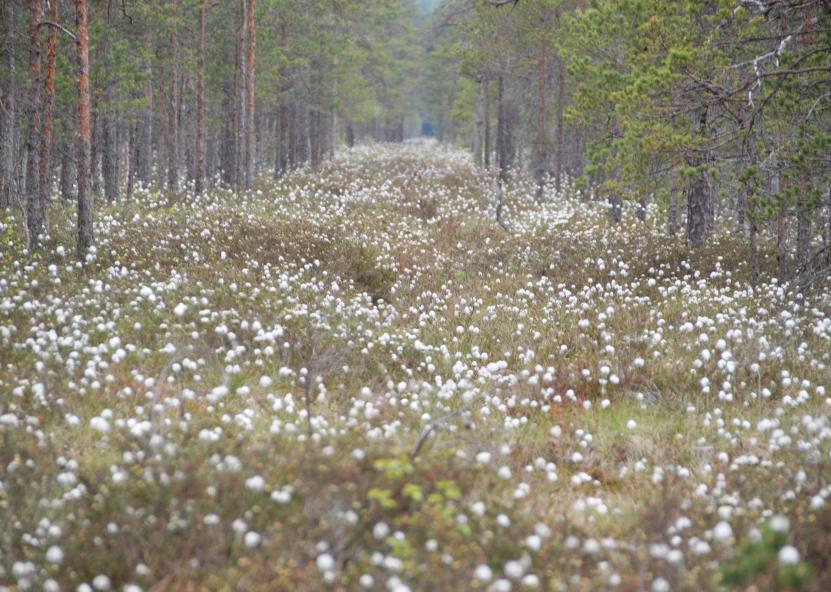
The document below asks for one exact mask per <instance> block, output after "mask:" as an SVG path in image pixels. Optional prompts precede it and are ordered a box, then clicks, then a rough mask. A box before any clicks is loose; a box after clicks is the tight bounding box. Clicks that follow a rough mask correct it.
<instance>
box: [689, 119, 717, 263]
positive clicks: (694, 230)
mask: <svg viewBox="0 0 831 592" xmlns="http://www.w3.org/2000/svg"><path fill="white" fill-rule="evenodd" d="M706 129H707V108H706V107H704V108H703V109H702V110H701V113H700V115H699V121H698V133H699V135H700V136H702V137H703V136H704V135H705V133H706ZM689 164H690V165H691V166H693V167H700V166H701V165H702V164H703V163H702V162H700V161H699V160H698V159H697V158H694V159H691V160H690V161H689ZM711 219H712V211H711V204H710V186H709V183H708V181H707V174H706V173H705V172H703V171H697V172H696V173H695V174H694V175H693V177H692V179H691V180H690V184H689V186H688V187H687V242H689V244H690V245H691V246H693V247H698V246H701V245H702V244H704V240H705V239H706V238H707V236H708V235H709V233H710V221H711Z"/></svg>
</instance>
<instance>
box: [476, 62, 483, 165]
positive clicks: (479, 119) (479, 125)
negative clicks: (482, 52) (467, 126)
mask: <svg viewBox="0 0 831 592" xmlns="http://www.w3.org/2000/svg"><path fill="white" fill-rule="evenodd" d="M484 98H485V97H484V79H483V77H482V76H477V78H476V104H475V107H474V111H473V117H474V130H473V162H474V164H475V165H476V166H477V167H481V166H482V132H483V127H484V116H483V113H482V110H483V108H484Z"/></svg>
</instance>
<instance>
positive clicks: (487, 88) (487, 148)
mask: <svg viewBox="0 0 831 592" xmlns="http://www.w3.org/2000/svg"><path fill="white" fill-rule="evenodd" d="M483 92H484V95H485V105H484V120H485V130H484V133H485V138H484V143H485V145H484V147H483V148H484V155H483V156H484V158H483V161H484V164H485V168H486V169H489V168H490V166H491V81H490V78H488V77H487V76H486V77H485V80H484V89H483Z"/></svg>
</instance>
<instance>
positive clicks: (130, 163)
mask: <svg viewBox="0 0 831 592" xmlns="http://www.w3.org/2000/svg"><path fill="white" fill-rule="evenodd" d="M128 127H129V131H128V132H127V199H128V200H129V199H132V198H133V186H134V185H135V184H136V169H137V168H138V158H139V150H138V146H137V142H136V137H137V136H138V123H136V124H132V123H130V124H128Z"/></svg>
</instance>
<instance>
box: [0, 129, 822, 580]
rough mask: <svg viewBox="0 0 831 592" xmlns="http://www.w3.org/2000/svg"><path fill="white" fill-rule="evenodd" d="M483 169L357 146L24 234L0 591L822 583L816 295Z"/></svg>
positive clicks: (13, 279)
mask: <svg viewBox="0 0 831 592" xmlns="http://www.w3.org/2000/svg"><path fill="white" fill-rule="evenodd" d="M494 186H495V185H494V183H493V180H492V179H491V178H490V177H488V176H487V175H486V174H485V173H481V172H477V171H476V170H475V168H474V167H473V164H472V162H471V160H470V156H469V155H466V154H465V153H462V152H458V151H453V150H451V149H448V148H443V147H441V146H439V145H438V144H435V143H426V142H411V143H405V144H402V145H377V146H367V147H361V148H356V149H353V150H351V151H349V152H347V153H345V154H343V155H341V156H340V157H338V158H336V159H334V160H333V161H332V162H330V163H328V164H326V165H323V168H322V169H321V170H318V171H314V172H312V171H311V170H308V169H301V170H298V171H296V172H294V173H291V174H290V175H288V176H287V177H285V178H283V180H281V181H280V182H274V181H261V182H260V184H259V185H256V186H255V190H254V191H252V192H248V193H242V194H239V193H232V192H228V191H223V190H221V189H213V190H211V191H210V192H209V193H208V194H207V195H206V196H204V197H195V196H193V195H186V196H184V197H181V198H179V199H168V198H166V197H164V196H159V195H156V194H150V193H148V192H143V191H139V192H137V196H136V198H135V199H134V200H133V201H129V202H122V203H119V204H117V205H114V206H112V207H108V208H105V209H102V210H100V211H98V212H97V218H96V225H97V226H96V227H97V233H98V236H99V237H100V240H99V244H98V245H97V249H96V251H95V256H94V261H92V262H91V263H90V264H89V265H87V266H86V267H83V266H81V265H80V264H78V263H76V261H75V259H74V258H73V257H72V256H71V253H72V251H73V246H72V244H73V240H74V239H73V235H72V230H71V229H70V228H69V225H67V227H66V228H53V229H52V233H53V235H54V236H55V238H54V239H50V242H49V243H48V244H47V246H46V248H45V250H44V252H43V253H41V254H39V255H37V256H36V257H34V258H32V259H29V258H27V257H26V256H24V255H23V254H22V248H21V247H20V245H19V244H12V248H11V249H9V250H6V251H4V252H3V254H2V257H3V259H2V261H0V360H2V366H1V367H0V393H2V395H0V438H2V446H0V549H2V555H0V587H2V584H5V586H7V587H6V588H3V589H11V590H40V589H44V590H90V589H96V590H107V589H113V590H122V589H123V590H126V591H130V592H132V591H137V590H171V591H172V590H202V589H205V590H227V589H233V590H295V591H307V590H308V591H312V590H327V589H331V590H355V589H367V590H378V591H381V590H392V591H396V592H403V591H405V590H494V591H503V590H504V591H507V590H524V589H529V590H530V589H540V590H565V589H568V590H600V589H606V588H616V589H620V590H655V591H656V592H661V591H664V590H700V589H707V590H709V589H720V588H724V587H729V586H736V587H738V588H742V589H744V588H747V587H749V586H756V589H762V590H764V589H788V588H793V589H812V590H818V591H819V590H828V589H829V586H830V585H831V504H829V500H828V498H829V496H831V466H830V465H831V457H830V456H829V448H831V425H829V413H831V405H830V404H829V403H831V398H829V397H830V396H831V393H828V392H827V389H826V387H827V385H828V382H829V381H828V372H829V368H828V364H829V356H830V355H831V347H830V346H829V339H830V338H831V319H829V316H828V315H829V309H830V308H831V307H829V304H831V295H829V294H828V293H827V292H820V293H816V294H813V295H812V296H811V299H810V300H809V301H804V300H802V299H801V298H800V297H797V296H795V295H794V294H792V293H790V292H788V291H787V290H784V289H782V288H781V287H779V286H777V285H776V283H775V282H772V283H764V284H763V285H762V286H761V287H760V288H758V289H757V290H756V291H755V292H754V291H752V290H751V288H750V287H749V284H748V281H749V271H748V269H747V267H746V265H745V263H744V259H745V257H744V254H743V251H742V249H744V247H742V245H743V242H741V241H740V240H739V239H734V238H733V237H731V236H721V237H718V238H714V239H713V240H712V241H708V244H707V246H705V247H703V248H701V249H699V250H697V251H695V252H694V254H690V252H689V251H688V250H687V247H686V246H685V245H684V244H683V243H681V242H673V241H670V240H668V239H667V238H666V236H665V230H664V228H663V226H662V224H663V222H661V221H660V220H657V218H659V216H651V219H650V221H648V222H639V221H638V220H637V219H636V218H635V216H632V215H627V216H625V217H624V222H623V223H621V224H619V225H613V224H610V223H609V222H608V213H607V211H606V209H605V208H604V207H601V206H599V205H597V203H596V202H594V203H592V202H588V201H581V200H579V199H577V198H575V197H572V196H571V194H570V190H569V191H564V192H563V194H560V195H558V194H556V193H555V192H554V191H553V190H550V189H549V190H548V191H546V193H545V195H544V196H543V199H542V203H541V204H540V203H536V202H535V201H534V199H533V195H534V185H533V182H532V181H530V180H526V179H522V178H520V179H514V180H512V181H511V183H510V184H509V185H508V186H507V188H506V190H505V192H504V195H503V208H502V209H503V210H504V211H503V212H502V220H503V222H504V226H505V227H506V228H507V230H506V229H505V228H502V227H501V226H500V225H498V224H497V223H496V222H495V218H496V213H495V209H496V205H497V196H496V193H495V190H494ZM55 207H61V206H55ZM52 218H53V219H54V220H60V219H67V218H69V215H68V214H67V216H65V217H64V216H60V215H55V216H53V217H52ZM7 224H11V221H10V220H8V221H7ZM0 231H2V232H3V233H4V234H5V235H6V237H7V240H8V241H12V240H13V239H12V238H9V237H10V236H12V235H11V234H10V230H9V226H8V225H4V226H3V227H2V228H0ZM15 237H16V235H15ZM761 252H762V254H763V260H762V270H763V272H765V274H766V275H765V277H769V276H770V274H769V271H770V270H771V269H772V267H773V266H774V265H775V262H774V261H773V246H772V245H768V244H766V243H763V244H762V245H761ZM691 257H692V259H691ZM131 586H133V587H131ZM8 587H11V588H8ZM90 587H92V588H90Z"/></svg>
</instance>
